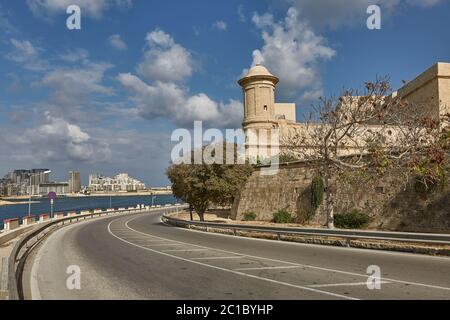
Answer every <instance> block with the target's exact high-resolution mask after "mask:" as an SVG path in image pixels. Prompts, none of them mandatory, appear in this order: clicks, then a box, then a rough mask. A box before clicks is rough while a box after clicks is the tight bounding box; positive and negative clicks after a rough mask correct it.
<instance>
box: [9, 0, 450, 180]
mask: <svg viewBox="0 0 450 320" xmlns="http://www.w3.org/2000/svg"><path fill="white" fill-rule="evenodd" d="M61 3H63V2H60V1H38V0H29V1H3V2H2V4H1V5H0V52H1V54H0V69H1V70H2V74H1V75H0V146H1V150H2V151H1V152H0V174H6V173H7V172H9V171H11V170H14V168H17V167H24V168H28V167H37V168H39V167H49V168H52V177H54V179H55V180H62V181H66V180H67V172H68V171H70V170H73V169H74V168H78V169H77V170H78V171H80V174H81V177H82V184H84V185H85V184H87V177H88V175H89V173H92V172H102V173H104V174H105V175H108V176H113V175H115V174H117V173H119V172H122V171H124V172H128V173H129V174H130V175H131V176H134V177H139V179H141V180H142V181H143V182H145V183H146V185H148V186H158V185H167V184H168V180H167V177H166V175H165V170H166V168H167V166H168V165H169V163H170V153H171V149H172V147H173V144H172V143H171V141H170V137H171V133H172V131H173V130H174V129H177V128H187V129H190V128H191V127H192V125H193V121H194V120H202V121H203V122H204V126H205V128H206V127H214V128H219V129H223V128H230V129H232V128H240V127H241V122H242V119H243V107H242V92H241V88H240V87H239V86H238V84H237V83H236V82H237V80H238V79H239V78H240V77H241V76H242V75H243V74H244V72H245V70H246V69H248V68H250V67H251V66H252V64H255V63H257V62H263V63H264V65H265V66H266V67H267V68H268V69H269V70H270V71H271V72H272V73H274V74H277V76H279V78H280V79H281V81H280V83H279V85H278V91H277V97H276V101H280V102H296V104H297V115H298V117H297V118H299V119H300V118H301V117H302V115H304V114H305V113H307V112H308V110H310V106H311V103H314V102H315V101H317V98H318V97H319V96H322V95H325V96H330V95H337V94H339V92H340V91H341V89H342V88H343V87H351V88H360V87H361V86H363V84H364V82H365V81H371V80H374V79H375V78H376V76H382V75H390V77H391V82H392V86H393V88H394V89H398V88H399V87H401V86H402V84H403V82H402V81H403V80H405V81H408V80H411V79H412V78H414V77H415V76H416V75H418V74H420V73H421V72H422V71H423V70H426V69H427V68H429V67H431V66H432V65H433V64H435V63H436V62H438V61H442V62H449V61H450V42H448V41H445V39H447V37H448V30H450V1H449V0H433V1H430V0H414V1H413V0H398V1H384V0H375V1H369V0H348V1H328V0H284V1H269V0H262V1H252V2H248V3H247V2H245V3H244V2H242V1H240V0H229V1H222V2H217V1H207V0H198V1H196V4H195V6H194V5H193V4H192V3H191V2H190V1H174V0H168V1H164V2H151V1H136V0H129V1H103V0H92V1H78V0H74V1H73V3H74V4H76V3H78V4H82V5H81V12H82V29H81V30H76V31H70V30H68V29H67V28H66V19H67V14H66V10H65V8H63V7H61ZM87 3H89V4H90V5H86V4H87ZM118 3H126V4H127V5H125V6H124V5H121V6H120V5H117V4H118ZM370 4H378V5H380V7H381V12H382V23H381V29H380V30H369V29H368V28H367V24H366V20H367V17H368V15H367V12H366V10H367V7H368V5H370ZM175 6H176V7H177V9H178V10H173V8H174V7H175ZM187 13H188V14H187ZM168 16H170V19H168V18H167V17H168Z"/></svg>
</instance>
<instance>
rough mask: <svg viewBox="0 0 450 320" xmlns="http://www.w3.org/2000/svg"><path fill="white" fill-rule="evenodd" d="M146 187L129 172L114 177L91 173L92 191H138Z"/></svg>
mask: <svg viewBox="0 0 450 320" xmlns="http://www.w3.org/2000/svg"><path fill="white" fill-rule="evenodd" d="M144 189H145V184H144V183H143V182H141V181H139V180H137V179H135V178H132V177H130V176H129V175H128V174H127V173H120V174H118V175H116V176H115V177H113V178H110V177H105V176H103V175H101V174H91V175H89V186H88V190H89V191H91V192H136V191H140V190H144Z"/></svg>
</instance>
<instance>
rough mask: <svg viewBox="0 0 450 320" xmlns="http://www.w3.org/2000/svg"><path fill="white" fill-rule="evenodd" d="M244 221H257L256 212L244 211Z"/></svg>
mask: <svg viewBox="0 0 450 320" xmlns="http://www.w3.org/2000/svg"><path fill="white" fill-rule="evenodd" d="M243 220H244V221H255V220H256V214H255V213H254V212H246V213H244V218H243Z"/></svg>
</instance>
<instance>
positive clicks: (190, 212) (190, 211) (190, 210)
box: [189, 204, 194, 221]
mask: <svg viewBox="0 0 450 320" xmlns="http://www.w3.org/2000/svg"><path fill="white" fill-rule="evenodd" d="M192 211H193V208H192V204H190V205H189V214H190V216H191V221H193V220H194V216H193V215H192Z"/></svg>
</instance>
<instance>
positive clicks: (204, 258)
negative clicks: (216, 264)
mask: <svg viewBox="0 0 450 320" xmlns="http://www.w3.org/2000/svg"><path fill="white" fill-rule="evenodd" d="M242 258H245V256H232V257H201V258H192V260H220V259H242Z"/></svg>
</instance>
